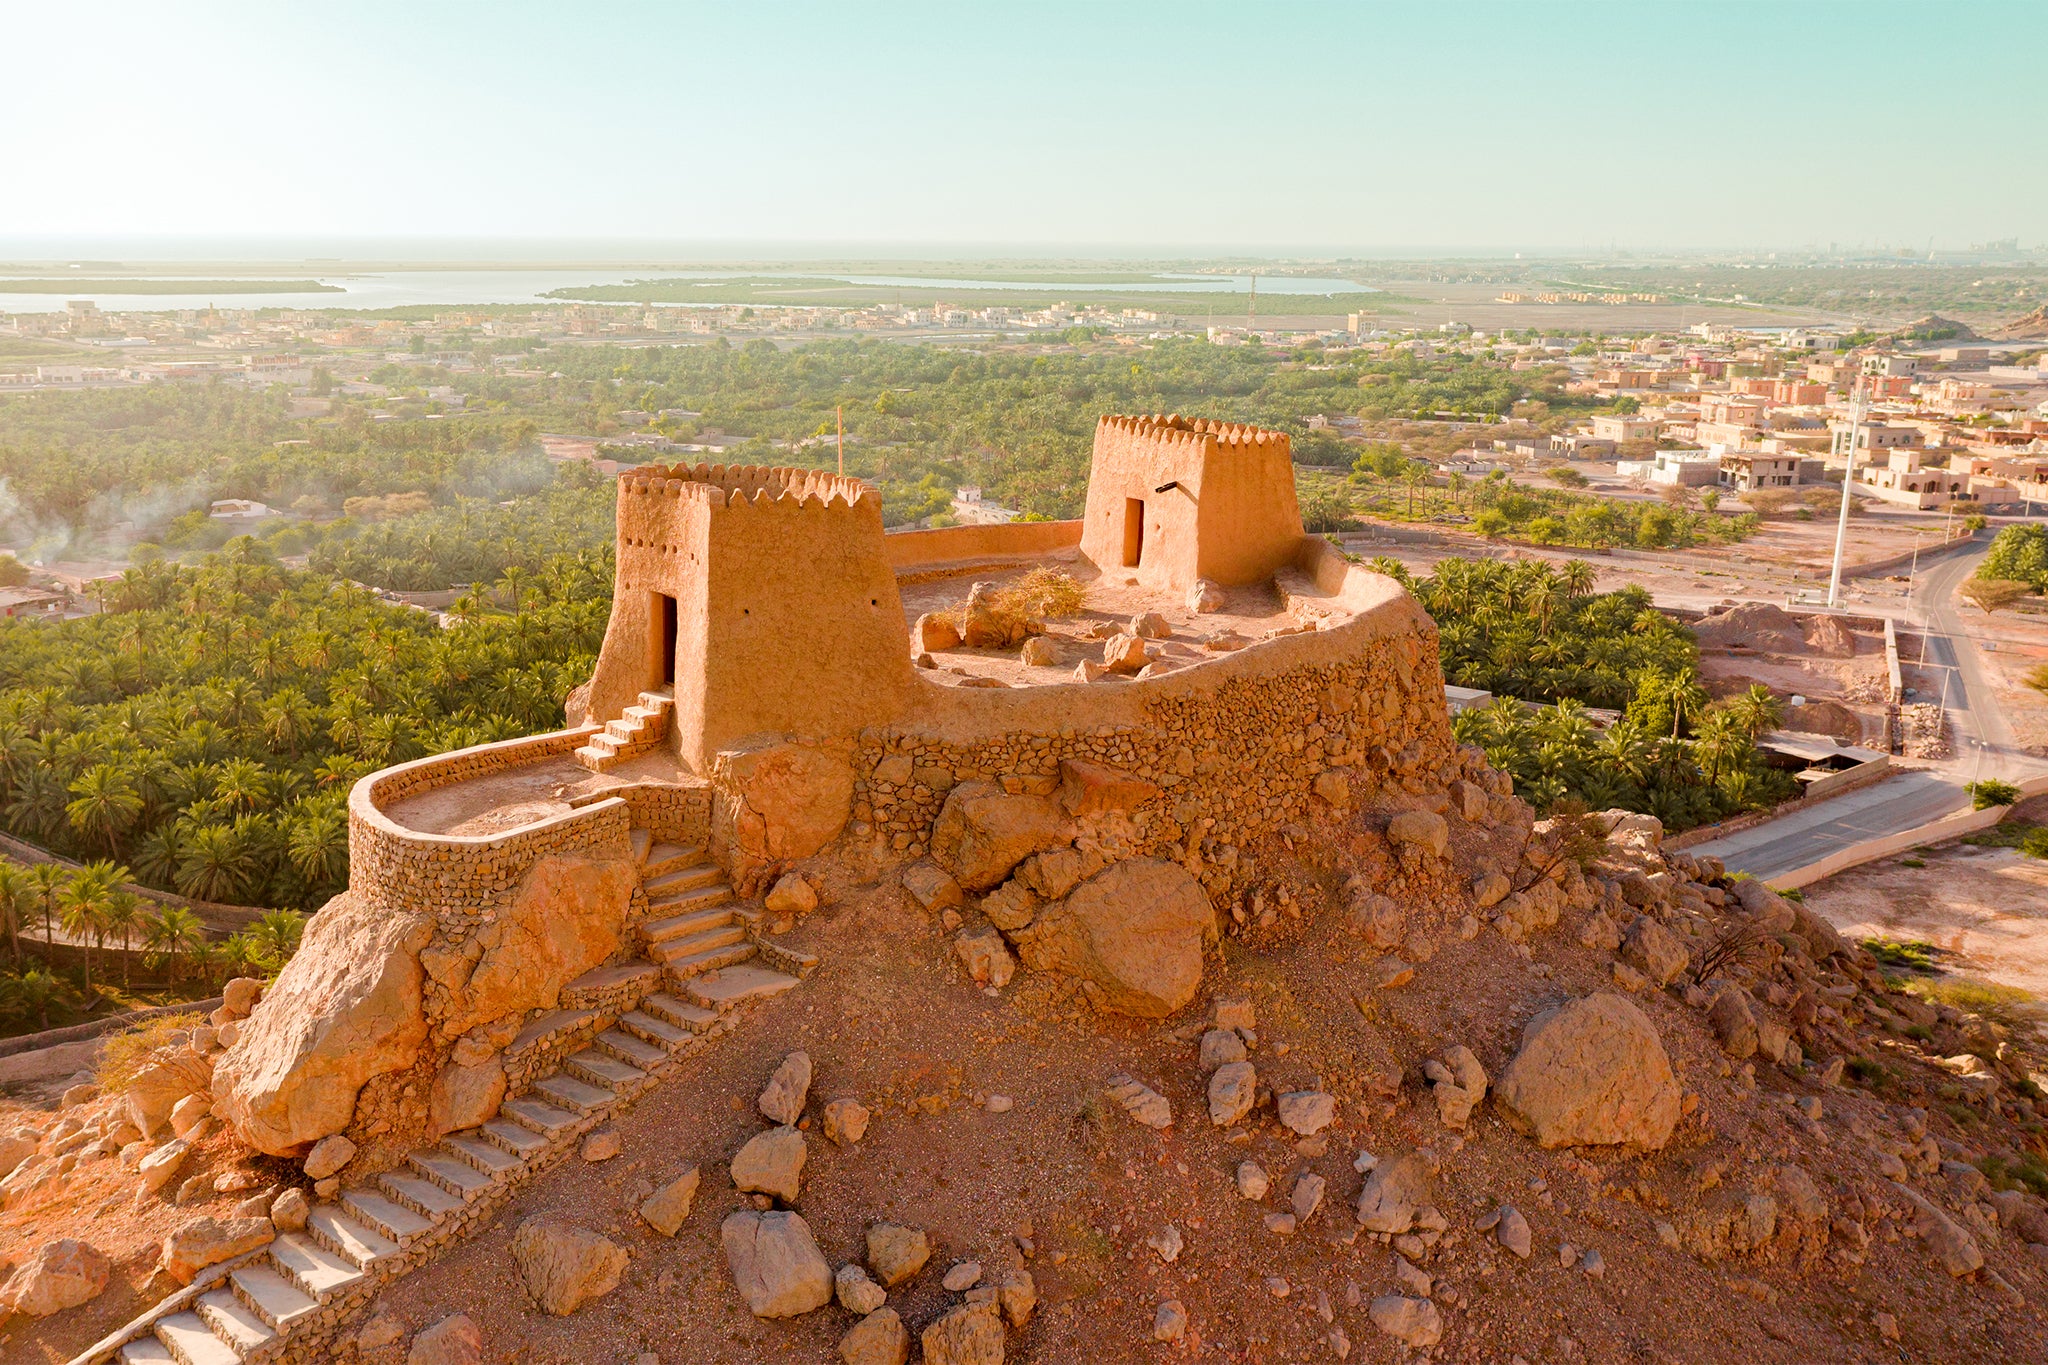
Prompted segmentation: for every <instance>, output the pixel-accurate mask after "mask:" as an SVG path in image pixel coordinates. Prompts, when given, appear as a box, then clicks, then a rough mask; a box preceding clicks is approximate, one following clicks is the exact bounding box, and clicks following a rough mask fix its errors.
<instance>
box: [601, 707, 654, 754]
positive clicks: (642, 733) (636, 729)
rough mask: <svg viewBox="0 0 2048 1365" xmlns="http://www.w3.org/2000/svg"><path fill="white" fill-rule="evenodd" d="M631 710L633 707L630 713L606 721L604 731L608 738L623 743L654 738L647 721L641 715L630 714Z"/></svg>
mask: <svg viewBox="0 0 2048 1365" xmlns="http://www.w3.org/2000/svg"><path fill="white" fill-rule="evenodd" d="M630 712H631V708H628V714H626V715H623V716H620V717H619V718H618V719H617V720H608V721H606V722H605V723H604V733H605V735H606V737H607V738H610V739H615V740H617V741H618V742H619V743H620V744H621V745H625V744H637V743H638V742H639V741H641V740H643V739H649V738H652V736H650V735H649V734H648V733H647V723H646V722H645V721H644V720H642V719H641V718H640V717H638V716H636V715H632V714H630ZM593 738H594V736H593Z"/></svg>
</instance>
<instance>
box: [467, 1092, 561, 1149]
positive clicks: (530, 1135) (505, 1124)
mask: <svg viewBox="0 0 2048 1365" xmlns="http://www.w3.org/2000/svg"><path fill="white" fill-rule="evenodd" d="M533 1107H534V1108H536V1109H551V1108H553V1107H554V1106H552V1105H539V1104H536V1105H534V1106H533ZM562 1117H563V1118H565V1119H567V1120H568V1121H569V1122H571V1123H574V1122H575V1121H576V1116H575V1115H573V1114H564V1115H562ZM477 1132H479V1133H481V1134H483V1135H484V1136H485V1137H486V1138H488V1139H490V1142H491V1145H492V1146H494V1147H500V1148H503V1149H504V1150H505V1151H506V1152H507V1153H508V1154H510V1155H512V1156H516V1157H518V1158H519V1159H521V1160H522V1161H523V1160H525V1159H526V1158H527V1157H530V1156H532V1155H533V1154H534V1153H536V1152H541V1151H545V1150H546V1149H547V1145H548V1140H547V1139H546V1138H544V1137H542V1136H541V1135H540V1134H539V1133H537V1132H535V1131H534V1130H533V1129H531V1128H528V1127H526V1126H524V1125H522V1124H518V1123H512V1122H509V1121H507V1120H505V1119H492V1120H490V1121H489V1122H487V1123H485V1124H484V1125H483V1126H482V1127H481V1128H478V1129H477Z"/></svg>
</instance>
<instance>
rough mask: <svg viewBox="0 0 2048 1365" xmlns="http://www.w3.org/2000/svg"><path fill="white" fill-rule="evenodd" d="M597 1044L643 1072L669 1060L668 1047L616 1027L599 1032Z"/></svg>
mask: <svg viewBox="0 0 2048 1365" xmlns="http://www.w3.org/2000/svg"><path fill="white" fill-rule="evenodd" d="M596 1046H598V1047H600V1048H603V1049H604V1050H605V1052H606V1053H608V1054H610V1055H611V1056H613V1057H616V1058H618V1059H619V1060H620V1061H622V1062H624V1063H625V1064H626V1065H627V1066H636V1067H638V1068H640V1070H641V1071H643V1072H645V1071H648V1070H651V1069H652V1068H654V1067H655V1066H656V1065H658V1064H659V1063H661V1062H664V1061H666V1060H668V1051H667V1049H665V1048H659V1047H656V1046H655V1045H654V1044H652V1043H649V1042H644V1041H642V1040H641V1039H639V1038H635V1037H634V1036H633V1035H632V1034H630V1033H626V1032H623V1031H622V1030H619V1029H615V1028H609V1029H606V1030H605V1031H604V1032H603V1033H600V1034H598V1035H597V1043H596Z"/></svg>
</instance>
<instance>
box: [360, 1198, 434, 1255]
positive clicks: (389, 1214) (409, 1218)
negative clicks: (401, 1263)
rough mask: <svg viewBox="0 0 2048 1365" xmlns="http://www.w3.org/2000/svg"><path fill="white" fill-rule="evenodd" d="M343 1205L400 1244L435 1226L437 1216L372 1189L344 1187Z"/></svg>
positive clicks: (370, 1227)
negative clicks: (425, 1213)
mask: <svg viewBox="0 0 2048 1365" xmlns="http://www.w3.org/2000/svg"><path fill="white" fill-rule="evenodd" d="M341 1206H342V1208H343V1209H345V1210H347V1211H348V1216H349V1217H351V1218H353V1219H355V1220H356V1221H357V1222H358V1223H361V1224H362V1225H363V1226H364V1227H366V1228H368V1229H370V1231H372V1232H375V1233H377V1234H379V1235H380V1236H383V1237H388V1238H390V1239H391V1240H392V1241H393V1242H396V1243H397V1244H398V1245H399V1246H404V1245H405V1244H406V1243H407V1242H410V1241H411V1240H412V1239H413V1238H415V1237H417V1236H419V1235H420V1234H421V1233H423V1232H430V1231H432V1230H433V1227H434V1224H433V1220H431V1219H429V1218H425V1217H423V1216H421V1215H420V1214H417V1213H414V1212H413V1211H412V1210H411V1209H409V1208H407V1207H406V1206H405V1205H403V1204H400V1203H398V1202H396V1201H394V1200H392V1199H389V1198H387V1197H386V1196H384V1195H382V1194H379V1193H378V1192H377V1191H375V1190H371V1189H353V1190H343V1191H342V1192H341Z"/></svg>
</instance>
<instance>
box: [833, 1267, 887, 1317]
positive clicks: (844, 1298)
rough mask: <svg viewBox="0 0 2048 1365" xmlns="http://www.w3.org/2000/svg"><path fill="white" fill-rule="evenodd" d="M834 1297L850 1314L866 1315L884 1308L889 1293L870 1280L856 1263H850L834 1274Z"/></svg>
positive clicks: (866, 1273)
mask: <svg viewBox="0 0 2048 1365" xmlns="http://www.w3.org/2000/svg"><path fill="white" fill-rule="evenodd" d="M832 1297H834V1298H836V1299H838V1300H839V1306H840V1307H841V1308H844V1309H845V1310H846V1311H847V1312H849V1313H860V1314H862V1315H866V1314H868V1313H872V1312H874V1311H875V1310H876V1309H877V1308H880V1307H881V1306H882V1303H883V1301H884V1300H886V1299H887V1298H888V1297H889V1292H888V1291H887V1290H885V1289H883V1288H882V1286H880V1285H878V1284H876V1283H875V1282H874V1281H873V1280H871V1279H869V1278H868V1272H867V1271H865V1270H863V1269H862V1268H861V1266H860V1264H859V1263H858V1262H856V1261H848V1262H847V1263H846V1264H845V1265H843V1266H841V1267H839V1269H838V1270H836V1271H834V1272H833V1274H832Z"/></svg>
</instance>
